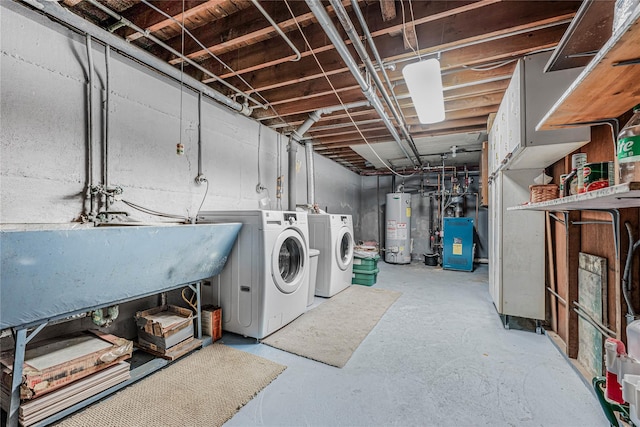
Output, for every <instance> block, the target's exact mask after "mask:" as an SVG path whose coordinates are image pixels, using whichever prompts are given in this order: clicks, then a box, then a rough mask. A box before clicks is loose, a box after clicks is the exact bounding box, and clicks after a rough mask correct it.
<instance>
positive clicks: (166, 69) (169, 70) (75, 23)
mask: <svg viewBox="0 0 640 427" xmlns="http://www.w3.org/2000/svg"><path fill="white" fill-rule="evenodd" d="M34 2H35V0H34ZM38 4H39V5H40V7H38V9H39V10H40V12H41V13H44V14H45V15H47V16H48V17H50V18H53V19H54V20H56V21H59V22H62V23H63V24H66V25H68V26H69V27H71V28H72V29H74V30H75V31H77V32H79V33H82V34H85V35H90V36H92V37H93V38H94V39H96V40H99V41H100V42H102V43H104V44H106V45H110V46H111V47H112V48H113V49H115V50H117V51H119V52H121V53H123V54H124V55H127V56H129V57H131V58H133V59H135V60H137V61H140V62H142V63H143V64H145V65H147V66H149V67H151V68H153V69H155V70H156V71H158V72H160V73H162V74H164V75H166V76H169V77H171V78H172V79H174V80H176V81H180V79H181V73H180V70H179V69H177V68H174V67H173V66H171V65H169V64H168V63H166V62H164V61H162V60H160V59H158V58H157V57H155V56H153V55H151V54H150V53H148V52H146V51H144V50H143V49H141V48H139V47H138V46H136V45H134V44H131V43H128V42H126V41H125V40H123V39H122V38H120V37H118V36H116V35H114V34H111V33H109V32H107V31H105V30H104V29H102V28H100V27H98V26H97V25H95V24H92V23H90V22H89V21H87V20H85V19H83V18H81V17H80V16H78V15H76V14H75V13H71V12H70V11H68V10H67V9H65V8H64V7H62V6H61V5H60V4H58V3H57V2H50V1H45V2H43V3H38ZM3 6H5V7H10V8H15V10H16V11H17V12H19V13H25V11H26V10H27V9H25V8H24V7H23V6H20V5H18V4H17V3H14V2H7V3H6V4H3ZM100 6H102V5H100ZM17 8H20V9H21V10H20V11H18V10H17ZM182 80H183V83H184V85H185V86H188V87H190V88H192V89H193V90H194V91H196V92H202V93H203V94H204V95H206V96H208V97H209V98H211V99H213V100H214V101H217V102H219V103H221V104H223V105H226V106H227V107H229V108H231V109H233V110H235V111H238V112H239V113H241V114H244V115H245V116H250V115H251V113H252V111H253V109H252V108H250V107H248V106H246V105H244V104H241V103H239V102H236V101H234V100H233V99H231V98H229V97H227V96H225V95H223V94H222V93H220V92H218V91H216V90H213V89H212V88H211V87H209V86H207V85H206V84H204V83H202V82H200V81H198V80H196V79H194V78H193V77H191V76H189V75H187V74H185V75H183V76H182Z"/></svg>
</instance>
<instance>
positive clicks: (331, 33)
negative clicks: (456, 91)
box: [306, 0, 419, 166]
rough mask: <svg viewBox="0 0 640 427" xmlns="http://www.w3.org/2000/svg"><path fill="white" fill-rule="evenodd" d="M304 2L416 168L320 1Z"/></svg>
mask: <svg viewBox="0 0 640 427" xmlns="http://www.w3.org/2000/svg"><path fill="white" fill-rule="evenodd" d="M306 2H307V5H308V6H309V9H311V12H312V13H313V15H314V16H315V17H316V19H317V20H318V23H319V24H320V26H321V27H322V28H323V29H324V31H325V33H327V36H328V37H329V39H330V40H331V42H332V43H333V46H334V47H335V48H336V51H337V52H338V53H339V54H340V56H341V57H342V60H343V61H344V62H345V64H346V65H347V67H348V68H349V70H350V71H351V74H353V77H354V78H355V79H356V81H357V82H358V84H359V85H360V88H361V89H362V92H363V93H364V95H365V96H366V98H367V100H369V102H370V103H371V106H372V107H373V108H374V109H375V110H376V112H377V113H378V115H379V116H380V119H381V120H382V122H383V123H384V125H385V126H386V127H387V129H388V130H389V133H391V136H392V137H393V139H394V140H395V141H396V143H397V144H398V147H400V149H401V150H402V153H403V154H404V155H405V156H406V157H407V159H409V161H410V162H411V163H412V164H413V165H414V166H417V165H418V164H419V160H418V161H417V162H416V160H415V159H414V158H412V157H411V156H410V155H409V153H408V152H407V150H406V149H405V148H404V146H403V145H402V139H401V138H400V135H399V134H398V131H397V130H396V128H395V126H394V125H393V123H391V120H390V119H389V117H387V114H386V113H385V110H384V106H383V105H382V102H381V101H380V99H379V98H378V96H377V95H376V91H375V89H374V88H372V87H371V86H370V85H369V84H368V83H367V81H366V79H365V78H364V77H363V76H362V74H360V68H359V66H358V64H357V63H356V61H355V60H354V59H353V57H352V56H351V54H350V53H349V49H348V48H347V45H346V44H345V42H344V40H342V37H340V34H339V33H338V30H337V29H336V27H335V26H334V25H333V22H331V18H330V17H329V14H328V13H327V11H326V10H325V8H324V6H323V5H322V2H321V1H320V0H306Z"/></svg>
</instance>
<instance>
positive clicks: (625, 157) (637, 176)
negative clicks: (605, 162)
mask: <svg viewBox="0 0 640 427" xmlns="http://www.w3.org/2000/svg"><path fill="white" fill-rule="evenodd" d="M618 166H619V169H620V184H624V183H627V182H633V181H640V104H638V105H636V106H635V107H633V116H632V117H631V119H630V120H629V121H628V122H627V124H626V125H624V127H623V128H622V130H621V131H620V133H619V134H618Z"/></svg>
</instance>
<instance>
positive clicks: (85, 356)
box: [0, 331, 133, 400]
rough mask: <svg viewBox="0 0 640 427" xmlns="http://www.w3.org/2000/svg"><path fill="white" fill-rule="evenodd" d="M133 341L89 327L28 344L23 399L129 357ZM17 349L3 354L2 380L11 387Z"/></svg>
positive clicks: (23, 377)
mask: <svg viewBox="0 0 640 427" xmlns="http://www.w3.org/2000/svg"><path fill="white" fill-rule="evenodd" d="M132 352H133V343H132V342H131V341H129V340H126V339H124V338H120V337H116V336H114V335H109V334H104V333H101V332H98V331H87V332H82V333H78V334H73V335H68V336H64V337H58V338H55V339H51V340H46V341H42V342H38V343H35V344H34V345H33V346H31V347H30V346H27V350H26V353H25V361H24V365H23V368H22V384H21V385H20V399H22V400H28V399H33V398H35V397H38V396H41V395H43V394H46V393H49V392H51V391H54V390H57V389H59V388H61V387H63V386H65V385H67V384H70V383H72V382H74V381H76V380H79V379H81V378H84V377H86V376H88V375H90V374H93V373H95V372H98V371H100V370H102V369H105V368H108V367H109V366H112V365H114V364H116V363H118V362H120V361H123V360H126V359H129V358H130V357H131V354H132ZM13 358H14V353H13V350H10V351H5V352H3V353H1V354H0V365H1V367H2V379H1V381H2V384H3V386H4V387H7V388H8V389H9V390H10V389H11V382H12V378H13Z"/></svg>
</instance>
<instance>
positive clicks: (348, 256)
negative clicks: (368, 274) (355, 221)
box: [334, 227, 354, 271]
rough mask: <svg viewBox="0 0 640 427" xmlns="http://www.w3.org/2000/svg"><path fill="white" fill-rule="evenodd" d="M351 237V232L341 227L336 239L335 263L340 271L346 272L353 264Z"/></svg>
mask: <svg viewBox="0 0 640 427" xmlns="http://www.w3.org/2000/svg"><path fill="white" fill-rule="evenodd" d="M353 244H354V243H353V236H352V235H351V230H349V228H347V227H342V228H341V229H340V231H338V236H337V239H336V248H335V251H334V252H335V254H336V261H337V263H338V266H339V267H340V269H341V270H343V271H344V270H346V269H347V268H348V267H349V266H350V265H351V262H353Z"/></svg>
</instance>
